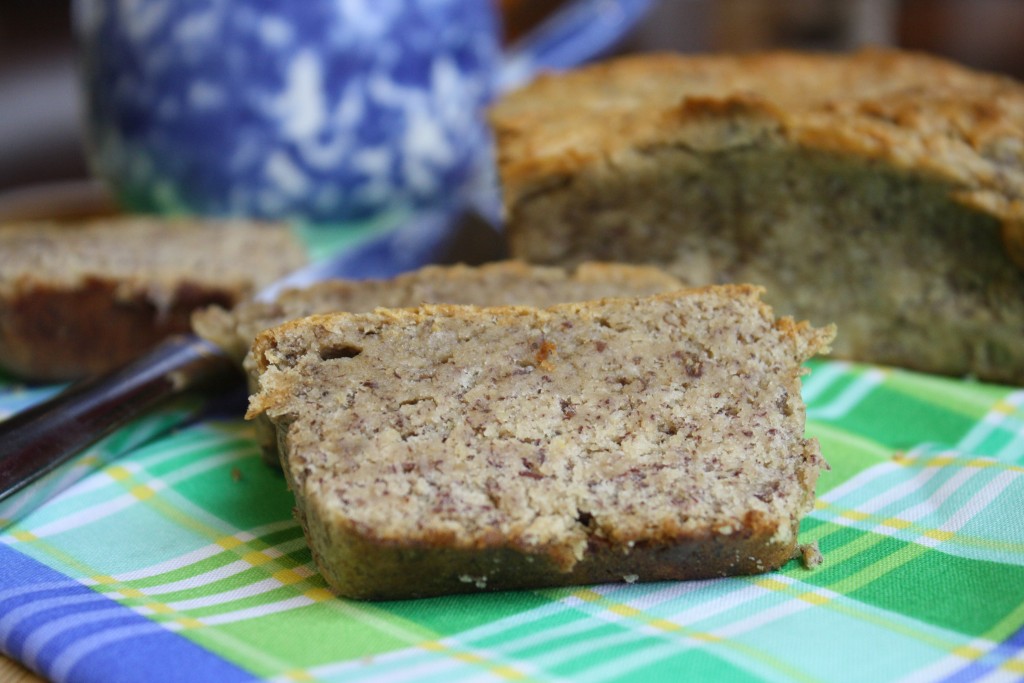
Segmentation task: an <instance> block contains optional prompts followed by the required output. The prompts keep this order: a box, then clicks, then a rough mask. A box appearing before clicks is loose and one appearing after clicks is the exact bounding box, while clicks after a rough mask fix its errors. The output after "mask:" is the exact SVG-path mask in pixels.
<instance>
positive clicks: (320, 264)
mask: <svg viewBox="0 0 1024 683" xmlns="http://www.w3.org/2000/svg"><path fill="white" fill-rule="evenodd" d="M493 218H494V214H493V212H490V211H488V212H482V211H479V210H477V209H474V208H469V207H465V206H457V207H448V208H441V209H436V210H433V211H428V212H422V213H417V214H413V215H412V216H411V217H410V218H409V219H408V220H406V221H405V222H403V224H402V226H401V227H400V228H398V229H396V230H393V231H391V232H389V233H388V235H387V236H386V238H385V239H384V241H376V242H374V241H371V242H370V243H369V244H368V245H366V246H365V248H363V249H360V248H349V249H345V250H342V251H341V252H339V253H336V254H334V255H332V256H328V257H327V258H324V259H320V260H318V261H314V262H313V263H311V264H310V265H308V266H306V267H305V268H302V269H299V270H297V271H295V272H293V273H291V274H290V275H288V276H286V277H284V278H283V279H281V280H278V281H277V282H274V283H273V284H271V285H269V286H268V287H266V288H264V289H262V290H261V291H260V292H259V293H258V294H257V295H256V298H257V299H261V300H265V301H269V300H272V299H274V298H275V297H276V296H278V295H279V294H280V293H281V292H283V291H284V290H286V289H293V288H301V287H305V286H308V285H310V284H313V283H315V282H320V281H322V280H327V279H330V278H345V279H365V278H368V277H390V276H393V275H396V274H398V273H400V272H403V271H405V270H410V269H412V268H414V267H417V266H419V265H423V264H425V263H428V262H430V263H454V262H464V263H482V262H484V261H487V260H493V259H494V258H500V257H501V256H502V255H503V245H502V243H501V240H500V238H499V231H498V230H497V229H496V228H495V223H494V222H493ZM410 240H412V241H415V243H416V246H415V248H412V249H409V248H406V249H404V250H403V249H401V248H399V246H400V245H401V244H402V243H403V241H404V242H409V241H410ZM243 383H244V377H243V375H242V372H241V368H239V367H238V366H237V365H236V363H234V362H233V361H232V360H230V359H229V358H228V357H227V355H225V354H224V353H223V352H222V351H221V350H220V349H219V348H218V347H217V346H216V345H214V344H212V343H210V342H208V341H206V340H204V339H201V338H199V337H197V336H196V335H193V334H184V335H176V336H173V337H170V338H168V339H166V340H165V341H164V342H163V343H161V344H160V345H158V346H157V347H156V348H154V349H153V350H152V351H151V352H150V353H148V354H146V355H145V356H143V357H141V358H139V359H138V360H136V361H134V362H132V363H129V364H128V365H126V366H124V367H122V368H120V369H119V370H116V371H114V372H112V373H110V374H107V375H103V376H100V377H95V378H92V379H88V380H84V381H82V382H79V383H76V384H73V385H71V386H70V387H68V388H67V389H66V390H64V391H63V392H61V393H60V394H58V395H56V396H54V397H53V398H51V399H49V400H47V401H44V402H43V403H40V404H37V405H36V406H33V407H31V408H28V409H27V410H24V411H22V412H20V413H18V414H16V415H14V416H13V417H11V418H8V419H7V420H5V421H3V422H0V529H3V528H4V527H6V526H9V525H10V524H11V523H13V522H14V521H16V520H17V519H19V518H20V517H22V516H23V515H24V514H26V513H27V512H29V511H31V510H32V509H34V508H35V507H37V506H39V505H41V504H42V503H44V502H46V500H49V499H50V498H52V497H53V496H55V495H57V493H59V492H60V491H62V490H64V489H65V488H67V487H68V486H70V485H71V484H73V483H74V482H75V480H76V477H75V472H81V473H82V474H84V473H86V472H87V471H88V469H87V468H82V467H78V466H77V465H79V463H78V461H79V460H80V459H81V457H82V456H83V455H84V454H85V453H86V452H87V449H89V447H90V446H93V445H95V444H96V443H97V442H99V441H100V440H102V439H103V438H104V437H106V436H109V435H110V434H112V433H113V432H115V431H117V430H118V429H119V428H121V427H124V426H125V425H127V424H128V423H130V422H132V421H133V420H136V419H137V418H139V417H141V416H143V415H145V414H146V413H148V412H150V411H152V410H154V409H155V408H156V407H158V406H159V405H160V404H161V403H163V402H165V401H167V400H168V399H169V398H171V397H173V396H176V395H179V394H182V393H184V392H189V391H205V392H209V391H211V390H215V389H216V390H219V391H226V390H228V389H230V388H237V387H239V386H240V385H242V384H243Z"/></svg>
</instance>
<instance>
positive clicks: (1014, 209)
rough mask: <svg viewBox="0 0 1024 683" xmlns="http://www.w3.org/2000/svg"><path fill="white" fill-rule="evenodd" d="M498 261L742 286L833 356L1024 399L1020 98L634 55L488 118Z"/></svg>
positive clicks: (519, 98) (887, 72)
mask: <svg viewBox="0 0 1024 683" xmlns="http://www.w3.org/2000/svg"><path fill="white" fill-rule="evenodd" d="M492 120H493V122H494V127H495V130H496V135H497V145H498V163H499V173H500V178H501V182H502V185H503V192H504V202H505V207H506V212H507V215H508V235H509V241H510V250H511V253H512V255H513V256H515V257H518V258H522V259H525V260H528V261H532V262H538V263H551V264H564V263H575V262H578V261H581V260H587V259H606V260H622V261H631V262H642V263H653V264H656V265H659V266H661V267H664V268H666V269H667V270H669V272H671V273H673V274H674V275H676V276H677V277H679V278H681V279H684V280H686V281H687V282H688V283H691V284H709V283H720V282H753V283H757V284H761V285H763V286H765V287H766V290H767V291H766V295H765V296H766V300H767V301H768V302H769V303H771V304H772V305H773V306H774V307H775V308H776V309H777V310H778V311H779V313H780V314H789V315H793V316H795V317H797V318H798V319H807V320H810V321H811V322H813V323H815V324H822V323H825V322H835V323H836V324H837V326H838V328H839V330H840V331H841V333H840V336H839V338H838V339H837V340H836V343H835V347H834V349H833V351H834V354H835V355H836V356H839V357H844V358H851V359H856V360H862V361H870V362H876V363H883V364H892V365H899V366H903V367H908V368H912V369H916V370H921V371H927V372H935V373H944V374H951V375H974V376H977V377H980V378H983V379H987V380H992V381H998V382H1006V383H1012V384H1020V383H1024V344H1022V343H1021V339H1022V338H1024V84H1021V83H1019V82H1017V81H1014V80H1012V79H1010V78H1006V77H1001V76H997V75H991V74H985V73H981V72H978V71H973V70H970V69H967V68H964V67H961V66H958V65H956V64H953V63H950V62H948V61H944V60H941V59H937V58H932V57H928V56H925V55H920V54H913V53H907V52H901V51H887V50H865V51H861V52H857V53H853V54H801V53H789V52H769V53H761V54H751V55H743V56H734V55H708V56H683V55H672V54H662V55H640V56H633V57H625V58H620V59H617V60H612V61H608V62H606V63H603V64H596V65H592V66H588V67H584V68H581V69H579V70H577V71H574V72H567V73H563V74H559V75H549V76H546V77H543V78H540V79H537V80H536V81H535V82H534V83H532V84H530V85H528V86H526V87H525V88H523V89H522V90H520V91H518V92H515V93H512V94H511V95H509V96H507V97H506V98H505V99H503V100H502V101H501V102H499V103H498V104H497V105H496V107H495V108H494V109H493V111H492Z"/></svg>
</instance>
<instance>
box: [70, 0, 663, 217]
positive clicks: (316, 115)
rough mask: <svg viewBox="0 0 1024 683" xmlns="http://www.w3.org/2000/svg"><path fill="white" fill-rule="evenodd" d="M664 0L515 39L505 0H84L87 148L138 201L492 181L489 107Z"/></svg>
mask: <svg viewBox="0 0 1024 683" xmlns="http://www.w3.org/2000/svg"><path fill="white" fill-rule="evenodd" d="M650 3H651V0H576V1H574V2H567V3H563V5H564V8H563V9H562V10H560V11H559V12H558V13H557V14H556V15H555V16H554V17H553V18H551V19H549V20H548V21H547V22H545V23H544V24H543V25H542V26H541V27H540V28H539V29H537V30H536V31H534V32H533V33H532V34H530V35H529V36H527V38H526V39H524V40H523V41H521V42H520V43H518V44H517V45H516V46H513V47H512V48H510V49H508V50H505V49H503V47H502V44H501V38H500V27H499V21H500V19H499V17H498V12H497V5H496V2H495V0H75V3H74V15H73V17H74V27H75V31H76V35H77V37H78V41H79V44H80V48H81V58H82V82H83V85H84V87H83V94H84V102H85V120H86V141H87V147H88V151H89V156H90V159H91V161H92V165H93V170H94V172H95V174H96V175H97V176H98V177H100V178H102V179H104V180H105V181H107V183H108V184H109V185H110V187H111V189H112V190H113V192H114V194H115V196H116V197H117V198H118V199H119V201H120V202H121V204H122V205H123V206H125V207H126V208H128V209H129V210H135V211H146V212H161V213H199V214H210V215H246V216H256V217H263V218H295V219H299V220H303V221H307V222H313V223H332V224H336V223H344V222H351V221H357V220H361V219H364V218H367V217H371V216H374V215H377V214H379V213H380V212H382V211H385V210H393V209H394V208H395V207H396V206H398V207H412V208H413V209H416V208H418V207H428V206H431V205H435V204H436V203H438V202H439V201H445V200H446V199H450V198H451V196H452V195H456V194H458V193H460V192H464V191H466V188H467V186H470V185H472V184H473V182H474V181H475V180H478V179H479V177H480V175H481V174H486V173H487V171H488V166H489V165H490V158H489V136H488V131H487V128H486V125H485V123H484V119H483V115H482V111H483V108H484V107H485V105H486V104H487V103H488V102H489V101H490V100H491V99H492V98H493V97H494V96H495V95H496V94H497V93H498V92H500V91H501V90H502V89H505V88H509V87H512V86H514V85H517V84H520V83H522V82H524V81H526V80H528V79H529V78H531V77H532V76H533V75H535V74H536V73H537V72H538V71H539V70H544V69H558V68H564V67H569V66H573V65H575V64H578V63H580V62H582V61H584V60H586V59H589V58H591V57H593V56H595V55H597V54H598V53H600V52H601V51H603V50H605V49H607V48H608V47H610V46H611V45H612V44H613V43H614V42H615V40H616V39H617V38H619V37H620V36H621V35H622V34H623V33H624V32H625V31H626V29H628V28H629V27H630V26H631V25H632V24H633V23H634V22H635V21H636V20H637V19H638V18H639V17H640V16H641V15H642V14H643V13H644V11H645V10H646V9H647V6H648V5H650Z"/></svg>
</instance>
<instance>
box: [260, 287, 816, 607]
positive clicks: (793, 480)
mask: <svg viewBox="0 0 1024 683" xmlns="http://www.w3.org/2000/svg"><path fill="white" fill-rule="evenodd" d="M832 335H833V330H832V328H826V329H812V328H811V327H809V326H808V325H806V324H797V323H794V322H793V321H792V320H791V319H789V318H783V319H779V320H776V319H775V318H774V317H773V316H772V313H771V311H770V309H768V307H767V306H765V305H764V304H762V303H761V302H760V301H759V290H758V289H757V288H754V287H748V286H722V287H714V288H707V289H698V290H683V291H676V292H671V293H666V294H659V295H654V296H651V297H646V298H629V299H604V300H601V301H592V302H586V303H574V304H562V305H558V306H553V307H550V308H547V309H537V308H530V307H497V308H481V307H474V306H452V305H429V306H423V307H420V308H416V309H400V310H396V309H378V310H376V311H374V312H370V313H358V314H357V313H339V314H333V315H322V316H312V317H309V318H303V319H301V320H298V321H293V322H290V323H286V324H284V325H282V326H280V327H277V328H273V329H271V330H268V331H265V332H263V333H261V334H260V335H259V336H258V337H257V339H256V342H255V344H254V347H253V356H254V359H255V361H256V365H257V368H258V372H259V385H260V389H259V393H257V394H255V395H254V396H252V397H251V398H250V409H249V413H248V417H250V418H251V417H254V416H256V415H260V414H265V415H267V416H268V417H269V419H270V420H271V421H272V422H273V423H274V425H275V426H276V427H277V428H278V430H279V438H280V444H281V448H282V455H283V465H284V472H285V475H286V477H287V479H288V483H289V486H290V487H291V489H292V491H293V492H294V494H295V497H296V503H297V514H298V516H299V519H300V521H301V523H302V526H303V528H304V530H305V533H306V537H307V541H308V542H309V544H310V547H311V549H312V551H313V556H314V558H315V561H316V563H317V565H318V567H319V569H320V571H321V572H322V574H323V576H324V577H325V579H326V580H327V582H328V584H329V585H330V586H331V587H332V588H333V589H334V590H335V591H336V592H337V593H338V594H339V595H342V596H346V597H351V598H360V599H399V598H411V597H420V596H427V595H439V594H446V593H459V592H473V591H479V590H485V589H486V590H501V589H510V588H525V587H537V586H552V585H566V584H580V583H602V582H611V581H621V580H624V577H628V578H627V579H625V580H629V581H631V582H632V581H636V580H640V581H653V580H666V579H691V578H704V577H714V576H723V575H732V574H748V573H756V572H764V571H768V570H771V569H774V568H776V567H779V566H780V565H782V564H783V563H784V562H786V561H788V560H789V559H790V558H791V557H793V553H794V548H795V545H796V540H797V530H798V527H799V523H800V519H801V518H802V516H803V515H804V514H805V513H806V512H807V511H808V510H810V508H811V506H812V504H813V499H814V486H815V482H816V480H817V477H818V471H819V467H820V466H821V465H822V464H823V461H822V458H821V455H820V452H819V447H818V444H817V442H815V441H814V440H809V439H806V438H804V422H805V419H804V406H803V403H802V401H801V397H800V379H799V378H800V375H801V374H802V363H803V362H804V361H805V360H806V359H807V358H809V357H810V356H811V355H813V354H815V353H817V352H819V351H823V350H825V349H826V346H827V344H828V342H829V341H830V339H831V337H832Z"/></svg>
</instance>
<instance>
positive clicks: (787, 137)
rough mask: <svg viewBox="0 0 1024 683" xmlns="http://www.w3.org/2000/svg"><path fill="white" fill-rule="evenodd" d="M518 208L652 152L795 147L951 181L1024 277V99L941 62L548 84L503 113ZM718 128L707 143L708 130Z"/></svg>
mask: <svg viewBox="0 0 1024 683" xmlns="http://www.w3.org/2000/svg"><path fill="white" fill-rule="evenodd" d="M491 118H492V121H493V123H494V126H495V130H496V133H497V136H498V141H499V145H498V147H499V165H500V167H501V177H502V182H503V185H504V191H505V200H506V208H507V209H508V210H510V211H514V210H515V207H516V205H517V204H518V203H519V202H521V201H522V200H523V199H524V197H526V196H528V195H530V194H531V193H534V192H537V191H541V190H544V189H546V188H550V187H552V186H554V185H557V184H559V183H560V182H564V179H565V178H567V177H570V176H572V175H573V174H575V173H577V172H579V171H580V170H581V169H584V168H586V167H587V166H589V165H591V164H594V163H596V162H598V161H600V160H604V159H614V158H616V157H617V156H620V155H629V154H630V153H631V151H632V150H635V149H637V148H643V147H645V146H648V145H656V144H672V142H673V140H675V141H676V143H677V144H681V145H687V146H693V147H695V148H696V149H699V150H701V151H714V150H722V149H725V148H728V147H730V146H732V147H735V146H737V145H744V144H749V143H750V142H751V141H752V140H754V139H756V140H758V142H759V144H778V145H782V144H785V145H795V146H797V147H802V148H807V149H814V150H818V151H820V152H827V153H834V154H839V155H846V156H852V157H858V158H861V159H864V160H866V161H869V162H879V163H884V164H887V165H889V166H891V167H892V168H895V169H902V170H905V171H908V172H912V173H914V174H918V175H922V176H925V177H931V178H933V179H936V180H941V181H942V182H944V183H946V184H947V185H948V186H949V188H950V194H951V197H952V198H953V199H955V200H956V201H958V202H963V203H965V204H969V205H971V206H976V207H984V209H985V210H986V211H987V212H989V213H990V214H991V215H993V216H995V217H997V218H998V219H999V221H1000V222H1001V223H1002V225H1003V239H1004V243H1005V245H1006V249H1007V252H1008V253H1009V254H1010V256H1011V257H1012V258H1013V259H1014V261H1015V262H1016V263H1017V265H1018V266H1020V267H1022V268H1024V255H1022V253H1021V251H1022V250H1021V248H1020V244H1021V242H1022V241H1024V236H1022V235H1024V203H1022V201H1024V189H1022V188H1024V86H1022V85H1021V84H1020V83H1018V82H1016V81H1014V80H1012V79H1009V78H1006V77H1000V76H996V75H991V74H985V73H980V72H977V71H973V70H970V69H967V68H965V67H962V66H959V65H956V64H953V63H951V62H948V61H944V60H941V59H938V58H934V57H930V56H926V55H923V54H915V53H908V52H901V51H892V50H881V49H868V50H863V51H861V52H857V53H855V54H852V55H832V54H820V55H819V54H803V53H792V52H770V53H762V54H752V55H713V56H681V55H670V54H662V55H641V56H633V57H625V58H620V59H618V60H613V61H609V62H606V63H602V64H598V65H594V66H591V67H586V68H583V69H580V70H578V71H575V72H572V73H569V74H560V75H551V76H546V77H542V78H540V79H538V80H537V81H536V82H534V83H533V84H531V85H529V86H527V87H525V88H524V89H522V90H521V91H519V92H516V93H512V94H511V95H510V96H508V97H506V98H505V99H504V100H502V101H501V102H499V103H498V105H497V106H496V107H495V108H494V109H493V111H492V115H491ZM702 126H703V127H704V128H706V130H705V131H703V133H702V132H701V130H700V129H701V127H702Z"/></svg>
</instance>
